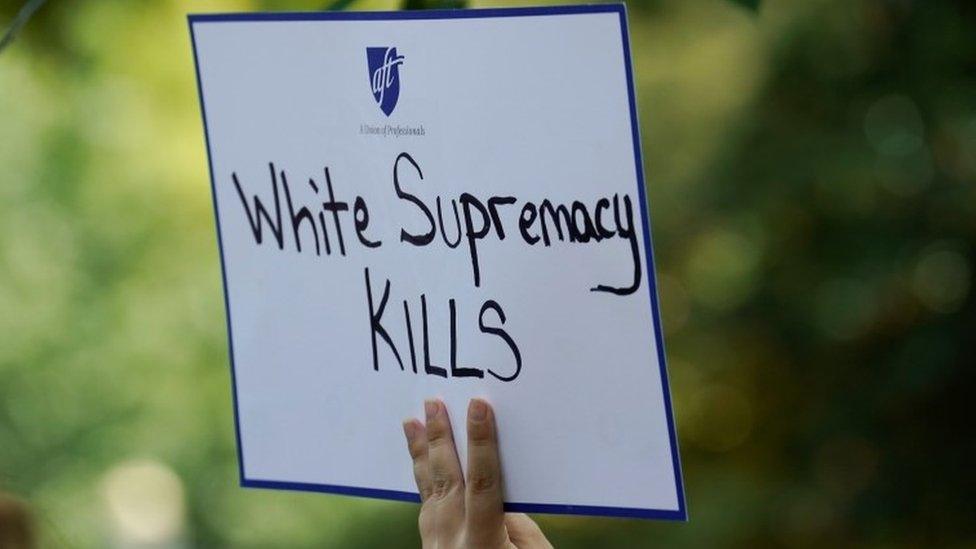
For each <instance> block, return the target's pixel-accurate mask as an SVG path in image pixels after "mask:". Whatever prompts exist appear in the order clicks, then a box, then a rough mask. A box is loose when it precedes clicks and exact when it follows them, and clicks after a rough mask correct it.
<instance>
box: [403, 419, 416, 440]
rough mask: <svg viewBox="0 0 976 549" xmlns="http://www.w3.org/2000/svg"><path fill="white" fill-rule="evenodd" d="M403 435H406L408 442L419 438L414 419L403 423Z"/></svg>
mask: <svg viewBox="0 0 976 549" xmlns="http://www.w3.org/2000/svg"><path fill="white" fill-rule="evenodd" d="M403 434H404V435H406V437H407V440H413V439H414V437H416V436H417V426H416V425H415V424H414V422H413V420H412V419H408V420H406V421H404V422H403Z"/></svg>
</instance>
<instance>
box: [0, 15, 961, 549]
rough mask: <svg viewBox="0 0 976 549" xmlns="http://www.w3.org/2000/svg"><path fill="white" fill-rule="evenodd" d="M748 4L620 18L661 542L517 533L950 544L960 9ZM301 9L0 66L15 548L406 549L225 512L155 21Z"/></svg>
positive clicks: (200, 174)
mask: <svg viewBox="0 0 976 549" xmlns="http://www.w3.org/2000/svg"><path fill="white" fill-rule="evenodd" d="M448 1H450V0H448ZM406 4H407V5H406V6H400V5H398V3H396V2H393V1H389V0H352V1H351V2H350V1H346V0H343V1H341V2H340V4H339V7H343V8H345V9H396V8H399V7H411V8H417V7H429V6H430V5H431V4H429V3H425V1H424V0H408V1H407V3H406ZM753 4H754V3H753V2H748V1H743V2H732V1H729V0H645V1H640V2H631V3H629V5H628V8H629V13H630V24H631V37H632V41H633V50H634V52H633V53H634V63H635V65H636V80H637V86H638V89H637V94H638V97H639V101H640V105H639V110H640V117H641V124H642V133H643V145H644V161H645V163H646V170H647V174H648V182H647V184H648V195H649V200H650V210H651V214H652V225H653V232H654V240H655V245H656V253H657V261H658V270H659V276H660V292H661V302H662V307H663V319H664V325H665V328H666V342H667V352H668V359H669V370H670V374H671V383H672V388H673V392H674V409H675V413H676V417H677V425H678V433H679V438H680V445H681V452H682V458H683V469H684V474H685V479H686V484H687V498H688V507H689V510H690V514H691V522H689V523H687V524H677V523H656V522H647V521H634V520H618V519H598V518H580V517H549V516H541V517H538V520H539V521H540V522H541V524H542V526H543V528H544V529H545V530H546V532H547V533H548V534H549V535H550V537H551V539H552V540H553V541H554V542H555V544H556V545H557V546H560V547H628V548H629V547H723V546H728V547H738V546H742V547H757V546H763V547H764V546H837V545H848V544H850V545H864V546H884V547H899V546H905V547H908V546H969V547H972V546H974V545H973V544H976V504H974V497H976V469H974V467H973V464H974V460H976V444H974V435H976V430H974V429H973V427H972V423H973V418H974V417H976V414H974V413H973V406H974V402H976V399H974V398H973V397H972V395H971V393H972V391H974V390H976V383H974V382H976V375H974V371H976V360H974V355H976V298H974V294H976V291H974V288H973V269H974V257H976V6H974V5H973V4H972V3H971V2H967V1H963V0H958V1H951V0H944V1H936V0H925V1H923V0H916V1H912V0H796V1H786V0H768V1H764V2H762V4H761V5H759V6H758V7H757V6H755V5H753ZM21 5H22V2H21V1H20V0H0V25H6V24H7V23H8V22H9V21H10V20H11V19H12V18H13V17H14V14H15V13H16V12H17V10H18V9H19V8H20V6H21ZM489 5H492V6H493V5H500V3H495V0H488V1H481V0H475V2H474V3H473V6H474V7H480V6H489ZM505 5H513V4H512V3H511V2H509V1H508V0H506V2H505ZM323 7H324V6H323V2H321V1H319V2H315V1H297V0H296V1H281V2H271V1H238V2H211V1H207V2H188V1H152V2H149V1H146V2H133V1H131V0H84V1H72V2H68V1H56V0H52V1H50V2H48V3H47V4H46V5H44V6H43V7H42V8H41V9H40V10H39V11H38V12H37V13H36V15H35V16H34V17H33V18H32V19H31V20H30V21H29V22H28V24H27V25H26V26H25V27H24V29H23V31H22V32H21V33H20V35H19V37H18V38H17V40H16V41H15V42H13V43H12V44H11V45H10V47H8V48H7V49H6V50H4V51H3V52H0V488H2V489H3V490H5V491H7V492H10V493H14V494H17V495H18V496H19V497H21V498H23V499H25V500H26V501H28V502H29V504H30V506H31V508H32V511H33V513H34V520H35V523H36V527H37V531H38V535H39V538H40V542H41V545H42V546H44V547H157V548H163V547H416V546H418V537H417V534H416V532H415V518H416V511H417V509H416V508H415V507H414V506H413V505H409V504H402V503H393V502H383V501H371V500H363V499H353V498H343V497H336V496H327V495H318V494H295V493H279V492H271V491H261V490H243V489H240V488H238V487H237V471H236V462H235V460H236V457H235V449H234V435H233V427H232V425H233V423H232V416H231V402H230V387H229V368H228V358H227V351H226V339H225V325H224V312H223V304H222V292H221V287H220V274H219V263H218V255H217V246H216V242H215V233H214V224H213V218H212V215H213V211H212V207H211V197H210V189H209V181H208V175H207V174H208V172H207V166H206V157H205V146H204V142H203V129H202V124H201V120H200V112H199V106H198V104H197V95H196V84H195V80H194V71H193V60H192V55H191V51H190V41H189V34H188V29H187V23H186V18H185V16H186V14H187V12H190V11H192V12H203V11H253V10H316V9H322V8H323ZM404 459H406V455H404ZM405 463H406V462H405ZM405 466H406V465H405Z"/></svg>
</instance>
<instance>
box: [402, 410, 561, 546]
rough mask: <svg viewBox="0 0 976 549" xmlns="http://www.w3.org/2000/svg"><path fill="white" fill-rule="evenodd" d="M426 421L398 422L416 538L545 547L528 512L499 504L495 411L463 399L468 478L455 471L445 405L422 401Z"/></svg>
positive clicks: (459, 543) (444, 542)
mask: <svg viewBox="0 0 976 549" xmlns="http://www.w3.org/2000/svg"><path fill="white" fill-rule="evenodd" d="M424 411H425V413H426V414H427V424H426V425H424V424H423V423H422V422H420V421H419V420H416V419H410V420H407V421H405V422H404V423H403V432H404V434H406V436H407V446H408V448H409V449H410V457H412V458H413V474H414V478H415V479H416V481H417V489H418V490H419V491H420V500H421V507H420V518H419V521H418V522H419V525H420V539H421V540H422V542H423V546H424V548H433V547H436V548H438V549H440V548H452V549H453V548H460V547H464V548H468V547H472V548H475V547H477V548H486V549H500V548H506V549H511V548H520V549H521V548H530V549H534V548H537V547H547V548H551V547H552V544H550V543H549V540H547V539H546V537H545V536H544V535H543V534H542V530H540V529H539V527H538V526H537V525H536V523H535V522H533V521H532V519H530V518H529V517H528V516H526V515H524V514H521V513H508V514H506V513H505V511H504V510H503V508H502V477H501V469H500V467H499V459H498V438H497V436H496V434H497V433H496V429H495V414H494V412H493V411H492V409H491V406H489V405H488V403H487V402H485V401H484V400H481V399H477V398H476V399H472V400H471V403H470V404H469V405H468V478H467V481H465V479H464V476H463V475H462V474H461V464H460V463H459V462H458V456H457V450H456V449H455V447H454V436H453V434H452V433H451V421H450V419H449V418H448V417H447V407H446V406H444V403H443V402H441V401H439V400H428V401H426V402H425V403H424Z"/></svg>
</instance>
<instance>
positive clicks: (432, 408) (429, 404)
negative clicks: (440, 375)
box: [424, 399, 441, 421]
mask: <svg viewBox="0 0 976 549" xmlns="http://www.w3.org/2000/svg"><path fill="white" fill-rule="evenodd" d="M440 408H441V403H440V402H438V401H436V400H433V399H431V400H425V401H424V413H426V414H427V421H430V420H432V419H434V418H436V417H437V413H438V412H439V411H440Z"/></svg>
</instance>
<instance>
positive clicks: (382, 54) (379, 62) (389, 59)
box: [366, 47, 403, 116]
mask: <svg viewBox="0 0 976 549" xmlns="http://www.w3.org/2000/svg"><path fill="white" fill-rule="evenodd" d="M402 64H403V56H402V55H397V50H396V48H390V47H379V48H366V65H367V68H368V69H369V84H370V89H371V90H372V91H373V99H375V100H376V103H377V104H378V105H379V106H380V110H381V111H383V113H384V114H386V115H387V116H390V114H391V113H392V112H393V109H395V108H396V104H397V99H399V98H400V65H402Z"/></svg>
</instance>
